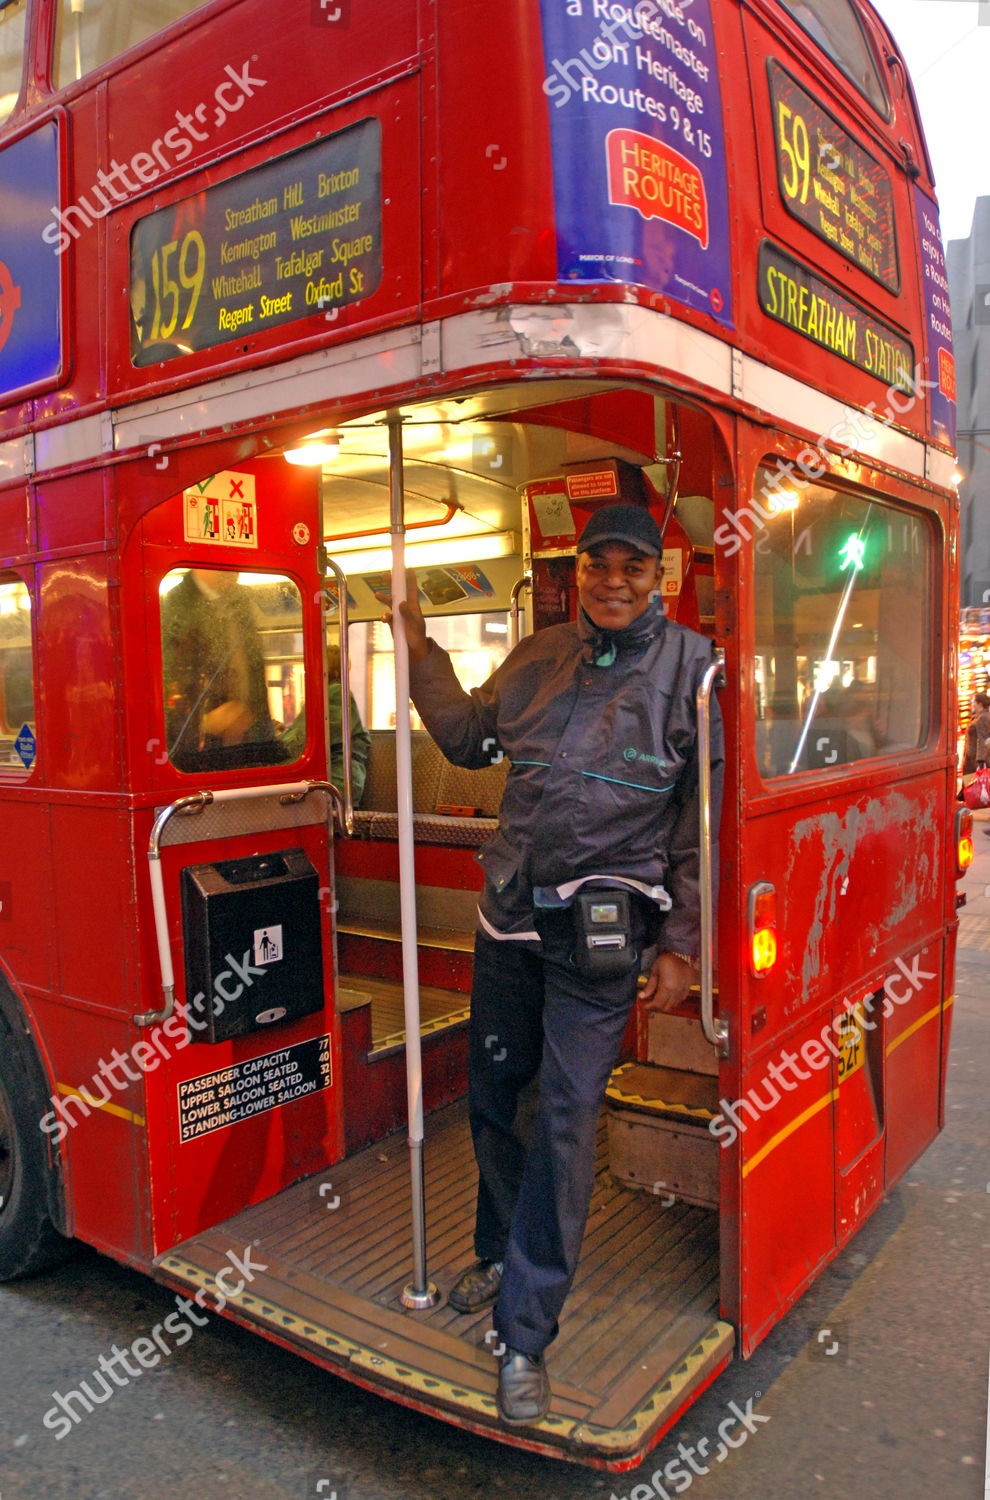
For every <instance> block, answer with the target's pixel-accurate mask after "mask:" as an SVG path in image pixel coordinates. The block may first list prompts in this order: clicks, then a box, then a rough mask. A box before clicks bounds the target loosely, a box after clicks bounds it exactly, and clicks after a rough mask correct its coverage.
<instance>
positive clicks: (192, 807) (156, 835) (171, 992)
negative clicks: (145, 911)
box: [132, 781, 343, 1026]
mask: <svg viewBox="0 0 990 1500" xmlns="http://www.w3.org/2000/svg"><path fill="white" fill-rule="evenodd" d="M310 792H325V793H326V794H327V795H328V796H329V797H330V798H331V800H332V801H333V802H334V805H335V806H339V807H340V810H341V812H343V800H342V798H341V794H340V791H339V790H338V788H337V787H335V786H334V785H333V784H332V783H331V782H329V781H283V782H278V783H276V784H275V785H273V786H231V787H220V788H218V789H217V790H216V791H205V792H192V793H191V794H190V795H189V796H187V797H177V798H176V800H175V801H174V802H170V803H169V805H168V807H163V808H162V810H161V812H160V813H159V814H158V816H157V818H156V819H155V821H154V824H153V826H152V829H151V837H150V838H149V840H148V875H149V877H150V879H151V904H152V909H153V911H154V913H155V938H156V940H157V942H158V963H159V966H160V968H161V975H162V1001H163V1005H162V1009H161V1010H143V1011H138V1013H137V1014H136V1015H135V1016H133V1017H132V1020H133V1021H134V1024H135V1026H160V1025H161V1024H162V1022H163V1021H167V1020H168V1019H169V1017H170V1016H171V1015H173V1014H174V1012H175V972H174V970H173V968H172V946H171V944H170V943H169V940H168V910H167V908H166V905H165V882H164V879H163V877H162V863H161V841H162V834H163V833H164V832H165V829H166V828H167V826H168V824H169V823H170V822H171V820H172V819H173V818H174V817H176V816H177V815H183V816H186V817H189V816H191V815H192V814H194V813H196V814H198V813H201V812H202V811H203V809H204V807H208V806H209V805H210V803H211V802H243V801H246V800H247V799H248V798H250V797H278V798H280V800H281V801H282V802H301V801H302V800H303V798H304V797H308V796H309V794H310Z"/></svg>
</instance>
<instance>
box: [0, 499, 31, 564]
mask: <svg viewBox="0 0 990 1500" xmlns="http://www.w3.org/2000/svg"><path fill="white" fill-rule="evenodd" d="M31 520H32V515H31V497H30V492H29V491H28V488H27V485H23V484H19V485H15V486H14V487H13V488H12V489H7V490H0V556H4V557H18V556H19V555H20V554H21V553H23V552H27V551H29V550H31V549H33V546H34V530H33V527H32V524H31Z"/></svg>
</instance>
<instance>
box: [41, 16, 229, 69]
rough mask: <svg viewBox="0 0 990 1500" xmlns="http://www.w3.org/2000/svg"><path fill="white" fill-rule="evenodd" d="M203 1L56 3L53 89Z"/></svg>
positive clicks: (169, 22)
mask: <svg viewBox="0 0 990 1500" xmlns="http://www.w3.org/2000/svg"><path fill="white" fill-rule="evenodd" d="M202 4H203V0H135V3H134V4H127V3H124V0H61V3H60V4H59V8H58V19H57V22H56V28H55V70H54V71H55V77H54V84H55V87H56V88H57V89H64V88H67V87H68V85H69V84H70V83H76V82H77V81H78V80H79V79H80V78H84V77H85V76H86V74H87V73H92V71H93V69H94V68H100V67H102V66H103V64H104V63H106V62H109V61H110V59H111V58H114V57H118V56H119V55H120V53H122V52H126V51H127V49H128V47H136V46H137V44H138V43H139V42H143V41H146V40H147V38H148V37H149V36H154V34H155V32H156V31H161V30H163V28H164V27H166V26H169V25H171V23H172V22H173V21H178V20H179V19H180V17H182V16H185V15H188V14H189V12H190V11H191V10H198V9H199V7H200V5H202Z"/></svg>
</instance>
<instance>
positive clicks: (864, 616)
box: [753, 470, 931, 776]
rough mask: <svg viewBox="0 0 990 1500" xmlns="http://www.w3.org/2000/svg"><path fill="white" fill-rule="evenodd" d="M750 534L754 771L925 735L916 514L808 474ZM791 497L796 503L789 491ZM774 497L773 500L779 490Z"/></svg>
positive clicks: (911, 743)
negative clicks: (812, 480) (813, 481)
mask: <svg viewBox="0 0 990 1500" xmlns="http://www.w3.org/2000/svg"><path fill="white" fill-rule="evenodd" d="M774 496H775V488H774V482H773V480H772V479H771V477H770V473H769V471H768V470H761V471H760V472H759V475H758V482H757V496H756V505H757V506H758V507H759V513H760V514H761V515H765V516H766V517H767V519H766V521H765V524H762V525H761V527H760V528H759V529H758V530H757V532H756V535H755V538H754V543H753V546H754V559H755V566H754V592H755V598H754V612H755V661H754V670H755V686H756V694H755V701H756V717H757V725H756V748H757V759H758V762H759V766H760V770H761V772H762V773H763V775H765V776H781V775H789V774H791V773H793V772H795V771H802V770H811V769H827V768H828V767H830V766H840V765H848V764H849V763H850V762H853V761H859V760H864V759H867V758H869V757H870V756H877V755H890V754H894V753H895V752H897V751H903V750H907V749H913V748H915V747H916V746H917V745H919V744H920V743H921V742H922V741H923V740H924V738H925V737H926V736H927V731H928V725H927V704H928V683H929V659H930V649H929V642H930V638H931V623H930V622H931V603H930V597H929V595H930V585H929V577H930V573H929V538H928V533H927V531H926V529H925V528H924V526H923V525H922V522H921V521H920V519H919V518H917V517H914V516H910V515H908V514H906V513H905V512H903V511H899V510H896V509H895V508H894V507H893V506H892V505H890V504H888V503H886V502H883V501H877V500H863V499H861V498H860V497H858V496H853V495H847V494H844V493H842V492H840V491H836V490H831V489H825V488H823V487H820V486H815V485H809V486H807V487H806V488H805V489H803V490H801V491H794V492H792V494H791V497H790V501H789V502H788V503H791V504H793V508H791V509H776V510H775V509H774V504H775V500H774ZM794 502H796V503H794ZM777 503H780V502H779V500H778V501H777Z"/></svg>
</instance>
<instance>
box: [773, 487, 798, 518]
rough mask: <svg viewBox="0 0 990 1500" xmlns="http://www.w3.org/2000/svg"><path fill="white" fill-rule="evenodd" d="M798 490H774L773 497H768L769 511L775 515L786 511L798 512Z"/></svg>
mask: <svg viewBox="0 0 990 1500" xmlns="http://www.w3.org/2000/svg"><path fill="white" fill-rule="evenodd" d="M799 499H800V497H799V495H798V492H797V490H774V492H773V494H772V495H768V496H767V510H772V511H774V512H775V513H776V512H778V511H784V510H797V508H798V503H799Z"/></svg>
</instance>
